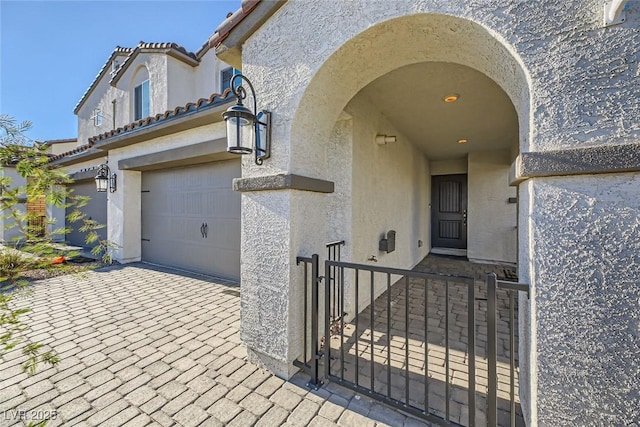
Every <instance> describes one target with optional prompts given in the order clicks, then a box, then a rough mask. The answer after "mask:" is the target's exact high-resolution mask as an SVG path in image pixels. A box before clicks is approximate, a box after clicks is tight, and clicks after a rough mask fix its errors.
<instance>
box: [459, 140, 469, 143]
mask: <svg viewBox="0 0 640 427" xmlns="http://www.w3.org/2000/svg"><path fill="white" fill-rule="evenodd" d="M467 142H469V140H468V139H459V140H458V144H466V143H467Z"/></svg>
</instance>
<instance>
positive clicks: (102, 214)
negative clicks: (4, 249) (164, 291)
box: [52, 42, 240, 280]
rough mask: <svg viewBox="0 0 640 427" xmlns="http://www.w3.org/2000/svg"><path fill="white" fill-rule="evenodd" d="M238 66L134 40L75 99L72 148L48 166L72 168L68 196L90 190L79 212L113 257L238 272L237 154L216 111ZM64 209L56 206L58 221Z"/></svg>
mask: <svg viewBox="0 0 640 427" xmlns="http://www.w3.org/2000/svg"><path fill="white" fill-rule="evenodd" d="M235 72H237V71H235V70H234V69H233V68H231V67H230V66H229V65H227V64H224V63H223V62H221V61H220V60H219V59H218V58H217V57H216V56H215V54H214V52H213V50H210V49H209V46H208V43H207V44H205V45H204V46H202V48H201V49H200V50H198V51H197V52H195V53H192V52H188V51H187V50H186V49H185V48H183V47H181V46H179V45H177V44H175V43H145V42H140V43H139V44H138V46H136V47H135V48H122V47H116V48H115V49H114V51H113V52H112V54H111V55H110V56H109V58H108V59H107V61H106V63H105V65H104V66H103V67H102V69H101V70H100V71H99V73H98V75H97V76H96V78H95V80H94V81H93V82H92V83H91V85H90V86H89V88H88V89H87V91H86V92H85V94H84V95H83V96H82V98H81V99H80V101H79V102H78V104H77V106H76V108H75V110H74V112H75V113H76V115H77V116H78V145H77V146H76V147H74V148H73V149H72V150H69V151H67V152H63V153H59V154H58V155H55V156H53V158H52V164H54V165H57V166H61V167H64V168H65V169H66V170H67V171H69V173H70V175H71V177H72V178H74V180H75V182H74V184H73V185H71V186H70V189H71V190H72V191H73V192H74V194H80V195H86V196H90V197H91V201H90V202H89V204H88V205H87V206H86V207H85V208H84V211H85V213H86V214H87V215H88V216H89V217H91V219H94V220H96V221H98V222H99V223H102V224H106V225H107V227H106V228H104V229H102V230H100V231H99V233H100V237H101V239H108V240H109V241H110V242H111V243H113V244H114V245H115V246H114V248H115V249H114V252H113V254H112V256H113V258H114V259H115V260H117V261H119V262H123V263H124V262H129V261H139V260H144V261H148V262H156V263H161V264H166V265H170V266H174V267H177V268H185V269H188V270H191V271H197V272H201V273H207V274H212V275H216V276H218V277H223V278H227V279H232V280H238V279H239V275H240V253H239V251H240V227H239V209H240V195H239V194H237V193H234V192H233V191H232V190H231V180H232V179H233V178H235V177H239V176H240V161H239V159H238V158H236V157H234V156H231V155H230V154H228V153H227V152H226V145H225V142H224V126H223V123H222V118H221V116H220V113H221V112H222V111H224V109H226V107H227V106H228V104H229V102H230V101H231V98H230V97H229V98H228V97H227V95H228V91H226V92H225V89H226V88H227V87H228V86H229V84H230V78H231V77H232V75H233V74H234V73H235ZM220 94H222V95H220ZM101 164H107V165H108V166H109V168H110V174H112V175H113V174H115V176H116V178H115V188H114V189H113V190H112V191H107V192H104V193H98V192H96V186H95V182H94V178H95V176H96V174H97V169H98V166H99V165H101ZM54 211H55V209H54ZM66 214H68V212H62V210H59V209H58V210H57V212H53V216H54V217H56V218H57V220H58V221H57V222H60V223H62V221H65V215H66ZM52 226H58V224H57V223H56V224H53V225H52ZM72 228H73V227H72ZM75 228H77V226H76V227H75ZM84 239H85V236H84V234H83V233H81V232H79V231H77V230H75V231H73V232H71V233H70V234H68V235H67V236H66V240H67V242H68V243H71V244H73V245H78V246H84V245H85V244H84ZM212 255H215V257H214V259H215V260H214V261H211V256H212Z"/></svg>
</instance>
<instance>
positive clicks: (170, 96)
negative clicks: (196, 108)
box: [166, 57, 203, 108]
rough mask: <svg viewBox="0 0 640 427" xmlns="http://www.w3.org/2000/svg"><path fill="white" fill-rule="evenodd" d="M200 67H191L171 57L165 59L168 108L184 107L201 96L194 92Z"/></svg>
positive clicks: (200, 93) (200, 92)
mask: <svg viewBox="0 0 640 427" xmlns="http://www.w3.org/2000/svg"><path fill="white" fill-rule="evenodd" d="M199 68H200V66H197V67H192V66H190V65H188V64H185V63H184V62H182V61H179V60H177V59H175V58H172V57H167V76H166V79H167V80H166V81H167V83H166V84H167V105H168V106H169V108H172V107H177V106H179V105H185V104H186V103H187V102H193V101H195V100H196V99H197V98H198V96H202V94H203V92H202V90H200V91H199V92H196V83H197V80H196V78H195V76H196V74H197V73H198V72H199V71H200V70H199Z"/></svg>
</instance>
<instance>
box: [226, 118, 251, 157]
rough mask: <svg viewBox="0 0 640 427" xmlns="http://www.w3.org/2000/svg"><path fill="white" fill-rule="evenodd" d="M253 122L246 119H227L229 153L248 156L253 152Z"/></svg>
mask: <svg viewBox="0 0 640 427" xmlns="http://www.w3.org/2000/svg"><path fill="white" fill-rule="evenodd" d="M254 133H255V132H254V129H253V122H252V121H250V120H247V119H246V118H244V117H229V118H227V151H229V152H230V153H238V154H248V153H251V152H252V151H253V138H254Z"/></svg>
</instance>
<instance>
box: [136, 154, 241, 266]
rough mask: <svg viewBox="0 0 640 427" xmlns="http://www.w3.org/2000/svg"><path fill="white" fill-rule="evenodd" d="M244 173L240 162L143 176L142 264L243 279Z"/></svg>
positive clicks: (163, 171)
mask: <svg viewBox="0 0 640 427" xmlns="http://www.w3.org/2000/svg"><path fill="white" fill-rule="evenodd" d="M240 174H241V172H240V162H239V161H238V160H230V161H224V162H215V163H209V164H204V165H197V166H190V167H185V168H175V169H166V170H159V171H150V172H144V173H143V174H142V190H143V193H142V237H143V241H142V258H143V260H146V261H149V262H155V263H159V264H166V265H171V266H175V267H180V268H185V269H187V270H193V271H198V272H202V273H207V274H212V275H216V276H220V277H226V278H231V279H239V276H240V194H239V193H236V192H234V191H233V190H232V187H231V185H232V180H233V178H237V177H239V176H240ZM203 224H207V225H208V234H207V235H206V236H203V235H202V230H201V227H202V225H203Z"/></svg>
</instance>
